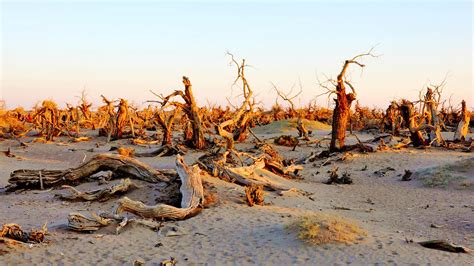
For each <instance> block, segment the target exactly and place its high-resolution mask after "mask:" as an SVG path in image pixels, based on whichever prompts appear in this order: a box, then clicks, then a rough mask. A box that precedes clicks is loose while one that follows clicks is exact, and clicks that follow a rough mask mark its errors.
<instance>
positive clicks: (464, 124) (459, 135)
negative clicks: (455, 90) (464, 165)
mask: <svg viewBox="0 0 474 266" xmlns="http://www.w3.org/2000/svg"><path fill="white" fill-rule="evenodd" d="M470 120H471V117H470V113H469V111H467V108H466V101H464V100H463V101H462V102H461V120H460V121H459V124H458V126H457V127H456V132H455V133H454V140H455V141H464V140H465V139H466V136H467V133H468V132H469V122H470Z"/></svg>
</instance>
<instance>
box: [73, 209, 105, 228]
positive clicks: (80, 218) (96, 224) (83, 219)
mask: <svg viewBox="0 0 474 266" xmlns="http://www.w3.org/2000/svg"><path fill="white" fill-rule="evenodd" d="M67 220H68V227H69V229H71V230H74V231H87V232H92V231H97V230H99V229H100V228H101V227H104V226H107V225H109V224H111V223H112V222H113V220H112V219H109V218H104V217H100V216H99V215H97V214H95V213H93V212H91V217H87V216H85V215H83V214H80V213H78V212H72V213H70V214H69V216H68V218H67Z"/></svg>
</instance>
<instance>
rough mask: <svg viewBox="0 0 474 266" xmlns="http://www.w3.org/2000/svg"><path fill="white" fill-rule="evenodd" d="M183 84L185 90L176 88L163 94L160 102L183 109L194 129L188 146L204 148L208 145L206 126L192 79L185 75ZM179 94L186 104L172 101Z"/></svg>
mask: <svg viewBox="0 0 474 266" xmlns="http://www.w3.org/2000/svg"><path fill="white" fill-rule="evenodd" d="M183 84H184V91H180V90H176V91H174V92H173V93H171V94H170V95H168V96H166V97H162V96H161V98H162V101H161V102H160V103H161V105H162V107H163V106H166V104H168V103H169V104H171V105H174V106H175V107H179V108H180V109H181V110H183V112H184V113H185V114H186V116H187V118H188V119H189V121H190V124H191V125H190V129H191V130H192V138H191V140H190V141H189V143H188V146H191V147H193V148H196V149H204V148H205V147H206V140H205V139H204V128H203V126H202V122H201V115H200V114H199V108H198V106H197V104H196V100H195V99H194V95H193V90H192V85H191V81H190V80H189V78H187V77H184V76H183ZM177 95H179V96H180V97H181V98H182V99H183V100H184V102H185V104H183V103H180V102H176V101H170V99H171V98H172V97H174V96H177Z"/></svg>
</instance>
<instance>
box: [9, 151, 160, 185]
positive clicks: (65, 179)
mask: <svg viewBox="0 0 474 266" xmlns="http://www.w3.org/2000/svg"><path fill="white" fill-rule="evenodd" d="M101 171H112V172H113V173H114V175H116V176H125V177H131V178H135V179H140V180H143V181H147V182H153V183H156V182H159V181H163V182H168V181H169V178H168V176H167V174H166V173H163V172H160V171H158V170H155V169H153V168H151V167H149V166H148V165H146V164H144V163H142V162H140V161H138V160H136V159H133V158H130V157H125V156H120V155H112V154H99V155H96V156H94V157H93V158H92V159H90V160H89V161H88V162H85V163H83V164H82V165H80V166H78V167H76V168H70V169H66V170H25V169H21V170H15V171H13V172H12V173H11V174H10V179H8V183H10V184H12V185H13V187H12V188H11V189H13V190H14V189H19V188H30V189H40V188H42V187H44V188H47V187H53V186H58V185H64V184H67V185H73V184H77V183H80V182H81V181H82V180H83V179H86V178H88V177H90V176H91V175H93V174H95V173H98V172H101Z"/></svg>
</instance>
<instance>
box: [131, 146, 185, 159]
mask: <svg viewBox="0 0 474 266" xmlns="http://www.w3.org/2000/svg"><path fill="white" fill-rule="evenodd" d="M184 153H185V151H184V150H183V149H182V148H181V147H179V146H176V145H163V146H161V147H159V148H158V149H156V150H154V151H151V152H141V153H135V154H134V156H135V157H166V156H172V155H176V154H180V155H183V154H184Z"/></svg>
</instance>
